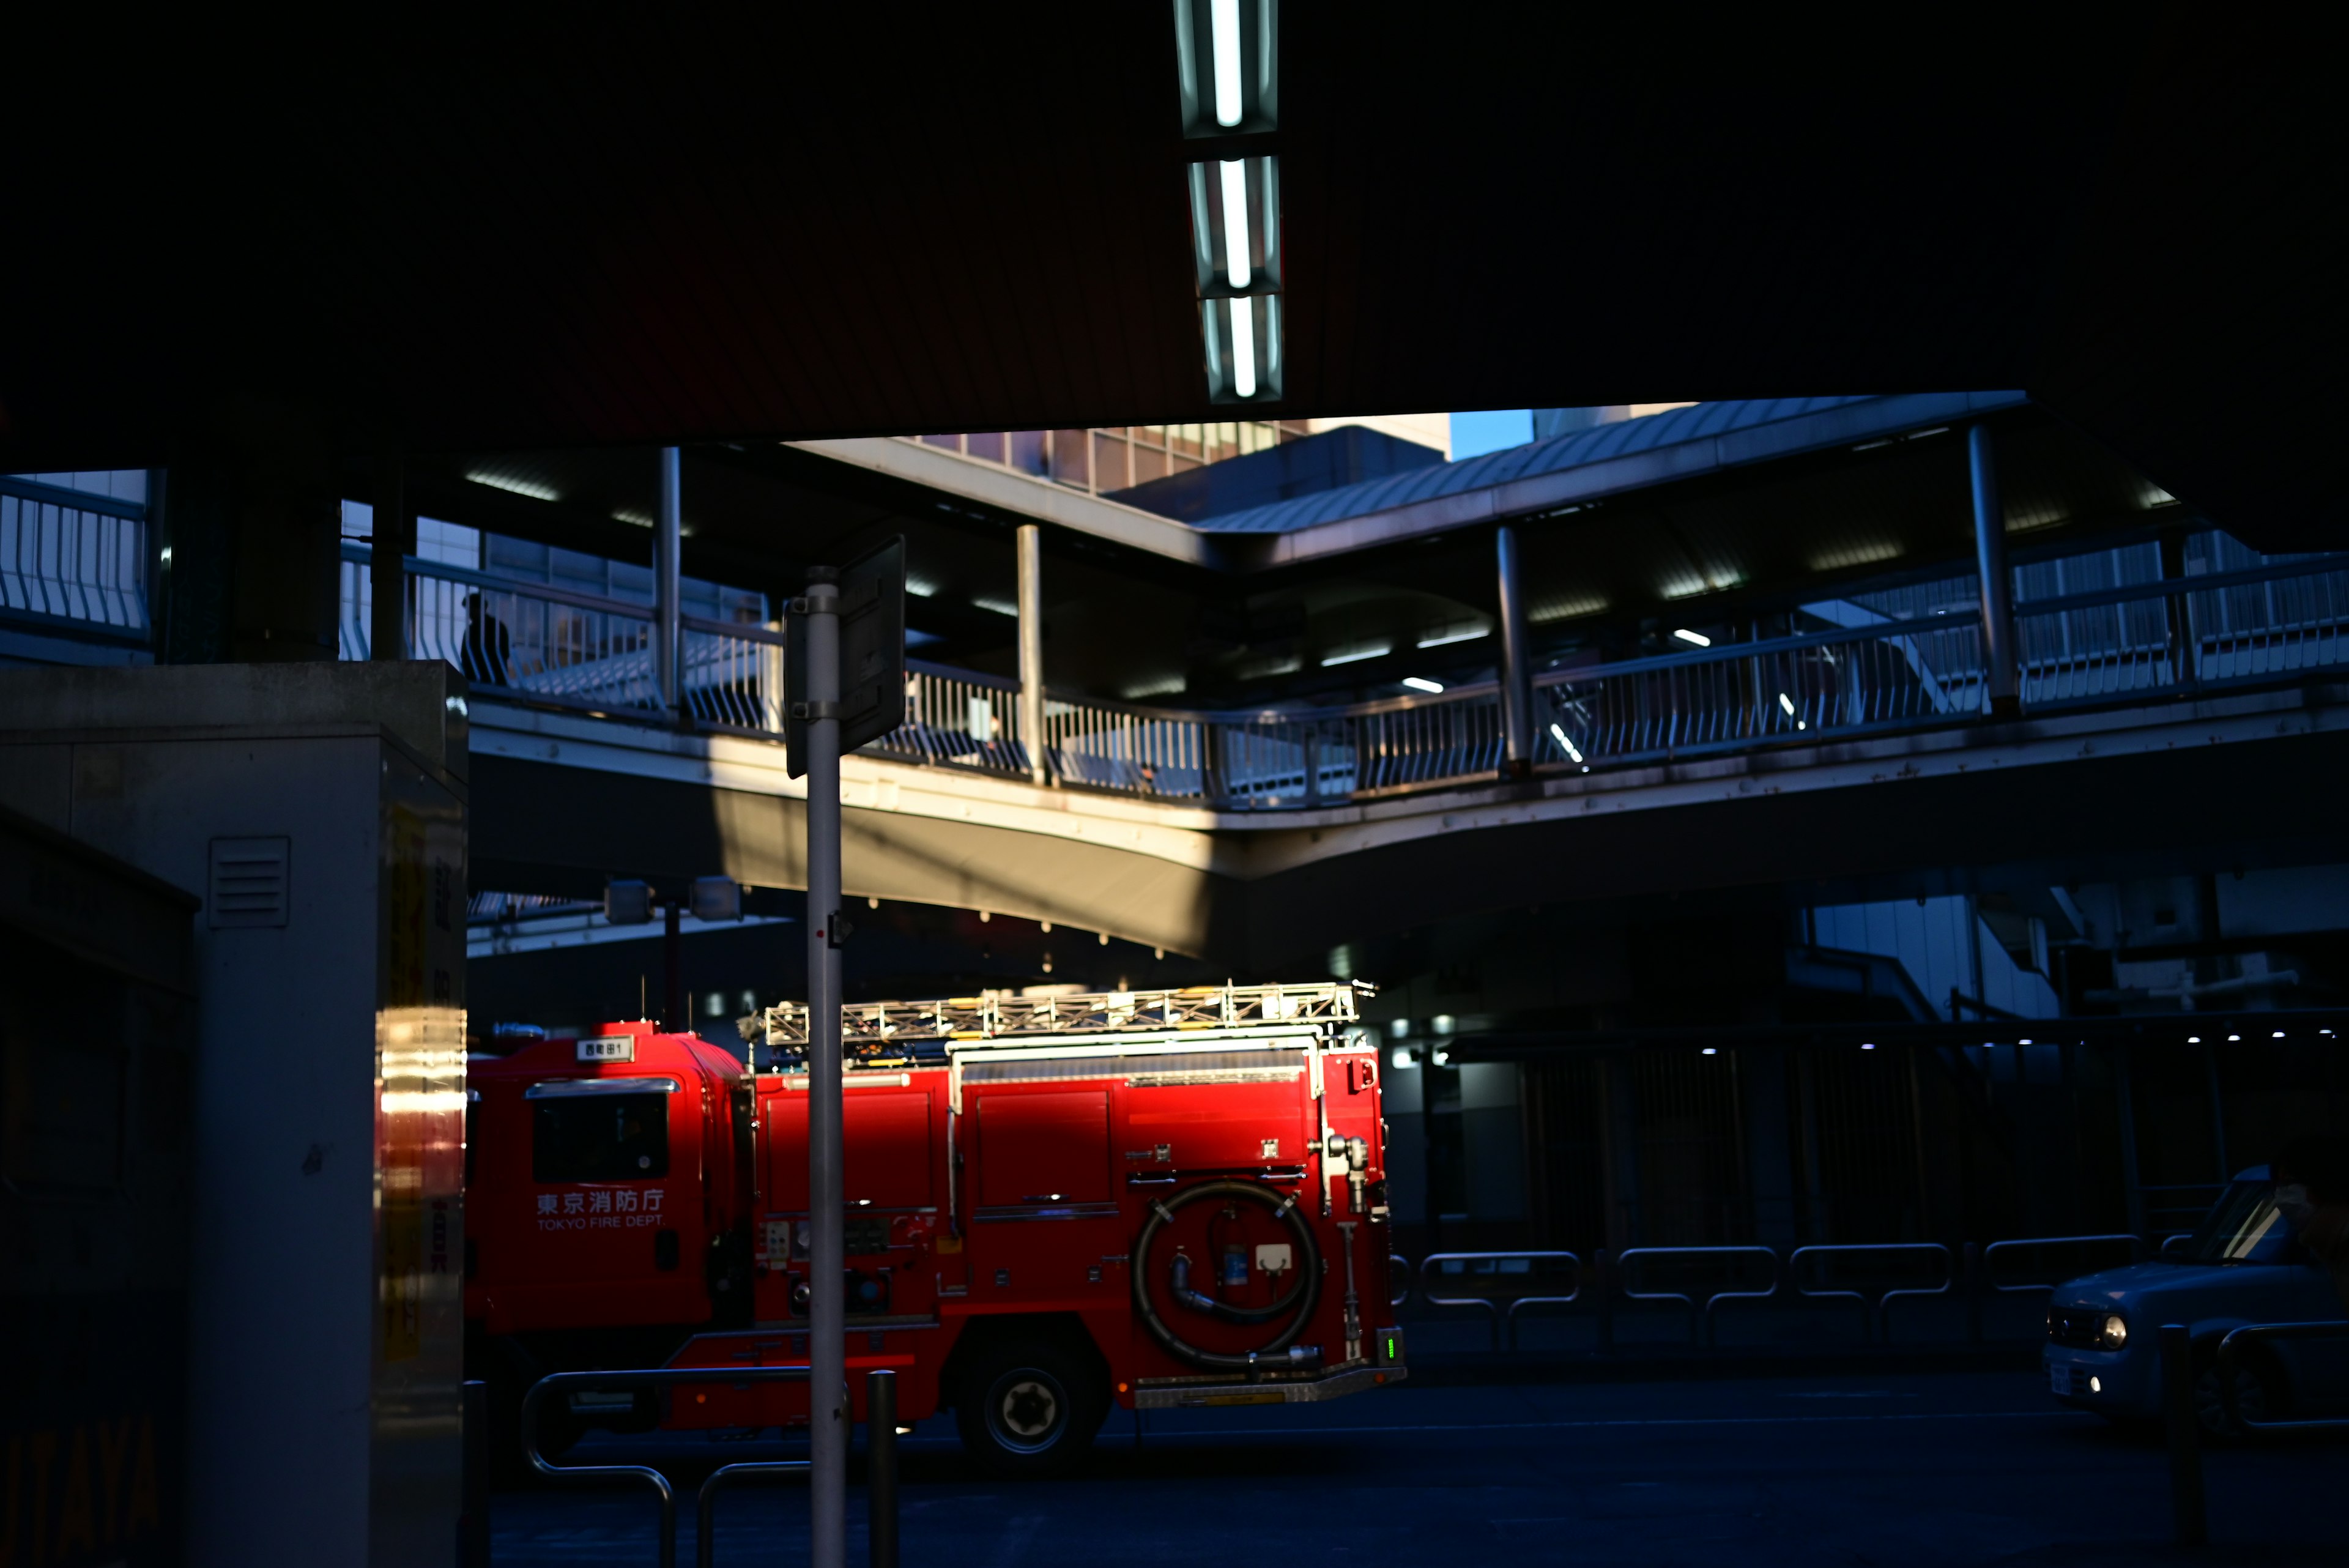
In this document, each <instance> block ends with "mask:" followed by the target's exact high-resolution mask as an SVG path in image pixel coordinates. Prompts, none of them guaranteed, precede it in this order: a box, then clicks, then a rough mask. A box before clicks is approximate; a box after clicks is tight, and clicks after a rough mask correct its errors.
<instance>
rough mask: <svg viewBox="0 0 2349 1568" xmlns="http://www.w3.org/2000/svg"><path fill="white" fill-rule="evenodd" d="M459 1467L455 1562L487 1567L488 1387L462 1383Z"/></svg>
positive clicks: (474, 1382)
mask: <svg viewBox="0 0 2349 1568" xmlns="http://www.w3.org/2000/svg"><path fill="white" fill-rule="evenodd" d="M460 1409H461V1412H462V1414H463V1417H464V1438H463V1456H464V1457H463V1460H462V1462H463V1464H464V1467H465V1473H464V1475H463V1477H462V1478H461V1479H460V1482H459V1488H460V1490H459V1496H460V1500H461V1501H460V1503H459V1511H458V1514H457V1561H458V1562H459V1563H461V1564H463V1568H490V1386H489V1385H488V1384H486V1383H484V1382H482V1381H481V1380H480V1379H479V1378H474V1379H472V1380H471V1381H470V1382H468V1383H466V1384H465V1386H464V1388H463V1399H462V1403H461V1406H460Z"/></svg>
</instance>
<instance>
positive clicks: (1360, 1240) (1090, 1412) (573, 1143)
mask: <svg viewBox="0 0 2349 1568" xmlns="http://www.w3.org/2000/svg"><path fill="white" fill-rule="evenodd" d="M1366 990H1367V988H1366V987H1362V986H1361V985H1358V984H1350V983H1335V984H1317V985H1304V986H1255V987H1239V986H1226V987H1202V988H1196V989H1191V990H1184V991H1171V992H1107V993H1101V994H1092V995H1080V996H1069V995H1062V996H1049V997H1033V998H1009V997H985V998H977V999H963V1000H954V1001H947V1002H885V1003H875V1004H869V1005H857V1006H852V1007H849V1008H845V1009H843V1039H844V1041H845V1043H846V1050H847V1052H848V1055H849V1061H848V1063H847V1065H846V1070H845V1074H844V1078H845V1086H844V1088H843V1121H844V1127H845V1133H846V1156H845V1165H846V1183H847V1185H846V1189H845V1196H846V1199H847V1201H848V1205H849V1208H848V1213H847V1216H846V1221H845V1223H846V1240H847V1245H846V1253H847V1259H846V1263H847V1266H846V1272H845V1277H844V1278H843V1279H839V1280H834V1281H831V1282H823V1281H818V1280H814V1279H812V1278H810V1277H809V1266H808V1237H807V1229H808V1228H807V1223H806V1220H807V1214H808V1198H807V1193H808V1171H807V1143H806V1136H807V1086H808V1079H807V1074H806V1071H805V1064H804V1059H803V1058H804V1052H805V1046H806V1041H807V1016H806V1011H805V1009H804V1008H801V1007H797V1006H792V1005H786V1006H782V1007H777V1008H773V1009H770V1010H769V1011H768V1012H765V1013H764V1014H762V1015H760V1016H759V1017H756V1018H753V1019H745V1020H743V1021H742V1027H743V1031H744V1033H745V1035H746V1037H747V1038H749V1039H750V1045H751V1056H752V1061H753V1063H754V1064H755V1065H754V1066H753V1067H750V1068H746V1067H745V1066H744V1065H743V1064H742V1063H740V1061H738V1060H737V1059H736V1058H735V1057H734V1056H733V1055H732V1054H730V1053H728V1052H726V1051H724V1050H721V1049H719V1047H717V1046H715V1045H712V1044H709V1043H708V1042H706V1041H703V1040H700V1039H698V1038H696V1037H694V1036H692V1035H678V1034H661V1033H655V1032H654V1026H653V1025H651V1024H649V1023H613V1024H608V1025H605V1026H604V1027H602V1028H600V1029H598V1030H595V1031H594V1032H593V1033H589V1034H587V1035H584V1036H582V1037H580V1038H577V1039H554V1040H545V1041H543V1042H539V1043H536V1044H531V1045H529V1046H526V1047H524V1048H523V1049H522V1050H520V1051H518V1052H516V1053H515V1054H512V1055H511V1056H507V1057H503V1058H499V1059H485V1060H480V1061H477V1062H476V1063H475V1064H474V1065H473V1068H472V1072H471V1095H472V1098H471V1116H472V1121H471V1129H470V1135H469V1142H468V1144H467V1150H468V1156H469V1159H470V1161H471V1188H470V1190H469V1192H468V1196H467V1200H466V1232H467V1240H466V1265H465V1266H466V1290H465V1303H466V1313H467V1316H468V1320H469V1321H468V1331H469V1342H468V1355H469V1359H470V1361H471V1372H470V1374H469V1375H471V1376H486V1377H488V1379H489V1380H490V1382H491V1386H492V1406H493V1408H494V1409H496V1410H498V1411H500V1412H501V1413H502V1418H503V1419H504V1421H506V1422H508V1423H512V1422H513V1421H515V1420H516V1419H518V1411H519V1407H520V1402H521V1396H522V1393H523V1390H524V1389H525V1388H526V1387H527V1386H528V1384H529V1382H530V1381H531V1380H532V1379H533V1378H534V1377H536V1376H540V1375H542V1374H543V1373H547V1372H554V1371H570V1370H581V1369H598V1368H612V1367H621V1366H636V1367H643V1366H709V1367H710V1368H711V1369H712V1370H713V1372H717V1373H719V1374H721V1375H720V1376H715V1377H713V1379H712V1381H711V1382H710V1383H709V1385H708V1386H677V1387H675V1388H673V1389H672V1390H671V1391H670V1392H669V1393H667V1395H666V1396H663V1397H659V1398H658V1399H656V1398H655V1397H653V1396H650V1395H647V1394H630V1393H628V1392H626V1391H625V1390H616V1391H615V1392H614V1393H613V1394H611V1395H609V1396H589V1397H577V1396H574V1398H573V1400H572V1401H571V1404H570V1405H569V1407H567V1408H564V1409H562V1410H559V1411H557V1412H556V1413H555V1415H554V1417H553V1418H552V1420H553V1425H552V1427H551V1428H548V1429H543V1430H542V1432H541V1434H540V1437H541V1443H542V1446H543V1447H544V1448H546V1449H549V1450H550V1451H554V1450H559V1449H561V1448H562V1447H564V1446H565V1444H566V1443H567V1441H568V1440H570V1439H572V1438H575V1437H576V1435H577V1433H578V1431H579V1429H580V1428H584V1427H586V1426H595V1425H602V1426H611V1427H619V1428H637V1429H642V1428H649V1427H651V1426H653V1425H655V1424H659V1425H663V1426H667V1427H670V1428H737V1429H743V1428H766V1427H777V1426H792V1425H804V1424H805V1423H806V1420H807V1391H806V1388H805V1387H804V1386H792V1385H787V1384H772V1383H760V1384H739V1385H738V1384H729V1383H728V1382H726V1381H725V1380H724V1378H723V1376H722V1372H723V1370H724V1369H729V1368H734V1367H741V1366H793V1365H797V1366H804V1365H806V1361H807V1306H808V1302H809V1300H810V1298H811V1293H812V1292H814V1291H816V1290H819V1289H831V1290H838V1291H843V1292H845V1293H846V1295H847V1314H848V1317H847V1324H848V1366H849V1369H850V1385H851V1390H852V1397H853V1398H854V1401H855V1402H856V1404H857V1407H858V1408H857V1411H856V1415H857V1418H858V1419H860V1420H861V1419H863V1417H864V1412H863V1408H862V1404H863V1398H864V1372H865V1371H866V1370H868V1369H870V1368H874V1367H890V1368H894V1369H895V1371H896V1373H897V1376H898V1386H899V1393H898V1401H899V1403H898V1408H899V1411H900V1418H901V1419H906V1420H914V1419H920V1418H922V1417H927V1416H930V1415H932V1414H934V1413H936V1412H937V1411H939V1410H941V1409H947V1408H951V1409H952V1410H953V1411H954V1412H955V1416H956V1418H957V1425H958V1427H959V1429H960V1431H961V1435H962V1438H963V1441H964V1443H965V1445H966V1446H967V1447H968V1449H969V1450H970V1452H971V1453H972V1454H973V1455H974V1456H975V1457H977V1458H978V1459H979V1460H980V1461H981V1462H982V1463H984V1464H985V1465H987V1466H988V1467H989V1468H991V1469H996V1470H998V1471H999V1472H1004V1473H1041V1472H1050V1471H1054V1470H1058V1469H1061V1468H1062V1467H1064V1466H1065V1465H1066V1464H1068V1463H1069V1462H1070V1461H1071V1459H1073V1458H1074V1457H1075V1456H1076V1455H1078V1454H1079V1453H1081V1451H1082V1450H1083V1449H1084V1448H1085V1447H1086V1445H1088V1444H1089V1443H1090V1442H1091V1441H1092V1436H1093V1434H1094V1432H1095V1431H1096V1430H1097V1429H1098V1428H1100V1426H1101V1424H1102V1421H1103V1419H1104V1418H1105V1417H1106V1416H1107V1415H1108V1412H1109V1409H1110V1407H1111V1405H1112V1403H1114V1404H1116V1405H1119V1406H1122V1407H1126V1408H1129V1409H1131V1408H1136V1407H1140V1408H1145V1409H1146V1408H1158V1407H1174V1406H1196V1405H1254V1404H1278V1403H1284V1402H1293V1401H1304V1400H1320V1399H1331V1398H1335V1397H1339V1396H1340V1395H1345V1394H1352V1393H1357V1392H1360V1391H1361V1390H1364V1389H1367V1388H1371V1387H1375V1386H1380V1385H1382V1384H1388V1383H1392V1382H1397V1381H1400V1380H1401V1379H1402V1377H1403V1376H1404V1375H1405V1366H1404V1355H1403V1343H1402V1332H1401V1331H1400V1330H1399V1329H1398V1328H1396V1327H1395V1326H1394V1324H1393V1322H1392V1312H1391V1310H1390V1309H1389V1306H1388V1301H1389V1293H1388V1282H1387V1257H1388V1251H1389V1248H1388V1243H1387V1236H1386V1232H1385V1226H1386V1221H1387V1209H1386V1189H1385V1178H1384V1164H1385V1158H1386V1153H1385V1127H1384V1125H1383V1124H1382V1122H1381V1117H1380V1114H1379V1106H1380V1082H1379V1079H1380V1073H1379V1061H1378V1055H1377V1053H1376V1051H1375V1050H1374V1049H1373V1047H1372V1044H1371V1041H1370V1040H1369V1039H1368V1038H1367V1037H1366V1036H1365V1035H1364V1033H1362V1032H1361V1030H1360V1029H1359V1028H1358V1027H1356V1026H1355V1025H1356V1017H1357V1014H1356V1002H1357V998H1358V995H1359V994H1360V993H1362V992H1366ZM506 1446H507V1447H508V1449H510V1450H511V1449H512V1448H513V1447H514V1445H512V1443H508V1444H507V1445H506Z"/></svg>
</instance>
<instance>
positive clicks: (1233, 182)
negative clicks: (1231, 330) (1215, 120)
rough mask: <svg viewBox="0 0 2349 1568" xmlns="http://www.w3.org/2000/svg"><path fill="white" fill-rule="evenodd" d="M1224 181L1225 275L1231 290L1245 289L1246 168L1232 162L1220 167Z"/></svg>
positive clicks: (1246, 239)
mask: <svg viewBox="0 0 2349 1568" xmlns="http://www.w3.org/2000/svg"><path fill="white" fill-rule="evenodd" d="M1220 167H1221V168H1222V170H1223V178H1224V275H1225V276H1226V277H1227V278H1229V279H1230V280H1231V285H1232V286H1233V287H1234V288H1246V287H1247V286H1248V226H1247V164H1245V163H1242V162H1241V161H1239V160H1237V159H1234V160H1232V161H1230V162H1228V163H1225V164H1223V165H1221V166H1220Z"/></svg>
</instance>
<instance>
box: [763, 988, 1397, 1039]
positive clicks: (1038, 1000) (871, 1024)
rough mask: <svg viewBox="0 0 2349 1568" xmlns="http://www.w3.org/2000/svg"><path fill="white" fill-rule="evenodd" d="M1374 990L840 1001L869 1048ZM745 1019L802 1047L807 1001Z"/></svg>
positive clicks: (1304, 1001) (1175, 1026)
mask: <svg viewBox="0 0 2349 1568" xmlns="http://www.w3.org/2000/svg"><path fill="white" fill-rule="evenodd" d="M1373 994H1375V991H1374V988H1373V987H1371V985H1370V984H1369V983H1368V982H1367V981H1359V980H1355V981H1343V980H1340V981H1313V982H1311V983H1309V984H1305V985H1194V986H1185V987H1183V988H1181V989H1180V990H1174V991H1104V992H1080V993H1077V994H1072V995H1062V996H994V995H990V996H956V997H947V998H945V999H943V1000H941V1001H936V1002H858V1003H854V1004H853V1005H847V1006H843V1007H842V1008H841V1010H840V1019H841V1023H840V1032H841V1044H842V1045H843V1047H844V1048H845V1049H846V1050H848V1051H851V1052H857V1051H860V1050H862V1051H865V1052H869V1051H871V1050H873V1049H874V1047H877V1046H885V1045H892V1044H912V1043H914V1042H916V1041H944V1042H949V1043H961V1042H968V1041H981V1040H995V1039H1000V1038H1004V1037H1007V1036H1030V1035H1037V1034H1102V1033H1122V1032H1124V1031H1129V1030H1132V1031H1139V1030H1155V1031H1160V1032H1164V1031H1166V1030H1178V1031H1189V1030H1223V1029H1252V1028H1261V1027H1263V1026H1265V1025H1267V1024H1299V1023H1351V1022H1353V1020H1355V1019H1356V1018H1357V1017H1359V1016H1360V1013H1359V1012H1357V1011H1356V1009H1355V1006H1354V1001H1355V998H1356V997H1357V996H1358V995H1360V996H1371V995H1373ZM738 1027H739V1028H740V1032H741V1035H742V1038H743V1039H745V1040H747V1041H750V1042H752V1043H754V1044H765V1045H767V1046H770V1047H771V1048H777V1049H781V1050H787V1051H801V1050H805V1049H806V1047H807V1042H808V1009H807V1005H806V1004H805V1003H804V1002H781V1003H779V1004H777V1005H776V1006H773V1007H770V1008H768V1009H766V1010H765V1011H764V1012H756V1013H753V1014H751V1015H750V1016H749V1017H747V1018H744V1019H741V1020H740V1021H738Z"/></svg>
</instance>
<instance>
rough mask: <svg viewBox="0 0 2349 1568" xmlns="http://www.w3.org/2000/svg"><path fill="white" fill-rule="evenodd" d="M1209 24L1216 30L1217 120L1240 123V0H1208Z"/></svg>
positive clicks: (1217, 122) (1223, 122) (1232, 123)
mask: <svg viewBox="0 0 2349 1568" xmlns="http://www.w3.org/2000/svg"><path fill="white" fill-rule="evenodd" d="M1207 26H1209V27H1210V28H1212V29H1213V30H1214V35H1215V46H1214V47H1215V54H1216V124H1217V125H1223V126H1232V125H1237V124H1238V123H1239V122H1240V0H1207Z"/></svg>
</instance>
